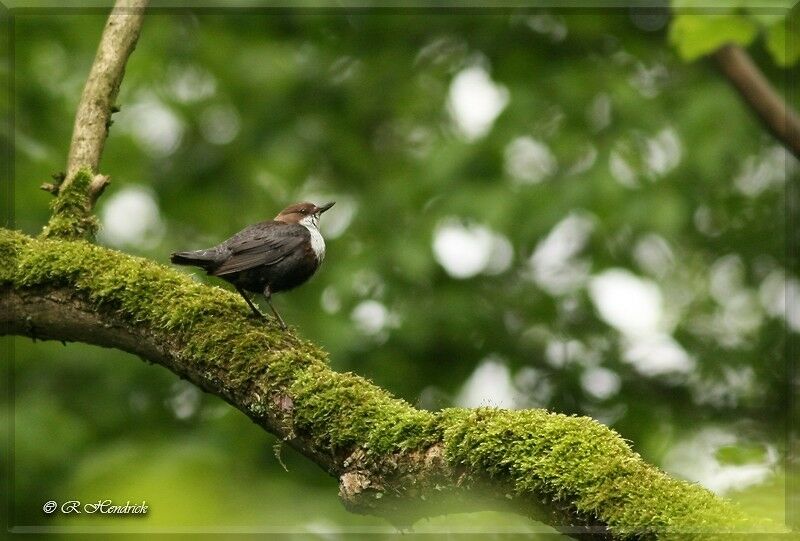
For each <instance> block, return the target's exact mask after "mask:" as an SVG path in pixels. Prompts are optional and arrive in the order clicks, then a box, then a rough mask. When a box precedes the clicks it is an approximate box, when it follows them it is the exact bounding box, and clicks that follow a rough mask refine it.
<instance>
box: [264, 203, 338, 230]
mask: <svg viewBox="0 0 800 541" xmlns="http://www.w3.org/2000/svg"><path fill="white" fill-rule="evenodd" d="M334 203H335V201H331V202H330V203H325V204H324V205H321V206H319V207H318V206H317V205H315V204H314V203H295V204H294V205H289V206H288V207H286V208H285V209H283V210H282V211H280V212H279V213H278V215H277V216H275V220H276V221H278V222H284V223H287V224H302V225H308V226H313V227H317V226H318V225H319V216H320V214H322V213H323V212H325V211H326V210H328V209H329V208H331V207H332V206H333V205H334Z"/></svg>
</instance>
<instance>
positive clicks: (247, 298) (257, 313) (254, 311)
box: [236, 286, 267, 319]
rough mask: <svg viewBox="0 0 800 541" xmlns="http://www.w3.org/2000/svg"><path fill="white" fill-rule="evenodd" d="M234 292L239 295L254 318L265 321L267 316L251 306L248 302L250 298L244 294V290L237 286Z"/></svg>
mask: <svg viewBox="0 0 800 541" xmlns="http://www.w3.org/2000/svg"><path fill="white" fill-rule="evenodd" d="M236 291H238V292H239V295H241V296H242V298H243V299H244V300H245V302H246V303H247V306H249V307H250V309H251V310H252V311H253V313H254V314H255V315H256V317H259V318H261V319H266V317H267V316H265V315H264V314H262V313H261V311H260V310H259V309H258V308H256V305H255V304H253V301H251V300H250V297H248V296H247V293H245V292H244V289H242V288H241V287H239V286H236Z"/></svg>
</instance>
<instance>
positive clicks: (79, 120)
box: [66, 0, 148, 182]
mask: <svg viewBox="0 0 800 541" xmlns="http://www.w3.org/2000/svg"><path fill="white" fill-rule="evenodd" d="M147 3H148V0H117V2H116V4H115V6H114V10H113V11H112V13H111V15H109V17H108V21H107V22H106V26H105V29H104V30H103V36H102V37H101V38H100V45H99V46H98V47H97V54H96V55H95V58H94V63H93V64H92V68H91V71H90V72H89V77H88V78H87V79H86V85H85V86H84V87H83V94H82V95H81V101H80V103H79V104H78V111H77V113H76V114H75V126H74V128H73V130H72V142H71V144H70V147H69V158H68V159H67V179H66V182H69V181H70V180H69V179H70V178H71V177H73V176H75V174H76V173H77V172H78V170H79V169H81V168H84V167H88V168H89V169H91V170H92V172H94V173H96V172H97V170H98V166H99V165H100V156H101V155H102V154H103V147H104V146H105V143H106V138H107V137H108V128H109V127H110V125H111V115H112V113H113V112H114V111H115V110H116V108H115V104H114V101H115V100H116V99H117V94H118V93H119V87H120V84H121V83H122V78H123V76H124V75H125V64H126V63H127V62H128V57H129V56H130V54H131V53H132V52H133V49H134V47H136V41H137V40H138V39H139V32H140V30H141V28H142V22H143V21H144V9H145V7H146V6H147Z"/></svg>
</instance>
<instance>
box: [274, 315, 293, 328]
mask: <svg viewBox="0 0 800 541" xmlns="http://www.w3.org/2000/svg"><path fill="white" fill-rule="evenodd" d="M273 319H276V320H277V321H278V325H280V327H281V330H284V331H288V330H289V327H287V326H286V323H284V322H283V319H281V318H280V316H278V317H276V318H273Z"/></svg>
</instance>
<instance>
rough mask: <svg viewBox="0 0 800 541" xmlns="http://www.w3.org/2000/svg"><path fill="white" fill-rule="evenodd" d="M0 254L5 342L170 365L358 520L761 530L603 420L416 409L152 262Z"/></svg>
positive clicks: (58, 244)
mask: <svg viewBox="0 0 800 541" xmlns="http://www.w3.org/2000/svg"><path fill="white" fill-rule="evenodd" d="M0 257H2V259H3V261H4V264H3V265H2V267H1V270H0V327H2V329H3V332H4V333H8V334H15V335H23V336H29V337H31V338H36V339H55V340H64V341H80V342H85V343H90V344H96V345H100V346H105V347H113V348H118V349H121V350H124V351H128V352H131V353H134V354H136V355H139V356H141V357H142V358H143V359H144V360H146V361H148V362H152V363H157V364H160V365H162V366H164V367H166V368H167V369H169V370H171V371H172V372H174V373H176V374H178V375H179V376H181V377H183V378H186V379H188V380H190V381H192V382H193V383H195V384H196V385H198V386H199V387H200V388H202V389H203V390H205V391H207V392H210V393H213V394H216V395H217V396H220V397H222V398H223V399H224V400H226V401H227V402H228V403H230V404H231V405H232V406H233V407H235V408H237V409H239V410H241V411H242V412H243V413H244V414H245V415H247V416H248V417H250V419H252V420H253V421H254V422H255V423H256V424H258V425H259V426H261V427H263V428H264V429H265V430H267V431H269V432H271V433H273V434H275V435H276V436H277V437H279V438H280V439H281V440H282V441H284V442H286V443H287V444H288V445H289V446H291V447H293V448H294V449H296V450H297V451H299V452H300V453H302V454H303V455H305V456H306V457H308V458H309V459H310V460H312V461H314V462H315V463H316V464H318V465H319V466H320V467H321V468H322V469H324V470H325V471H326V472H328V473H329V474H330V475H332V476H334V477H335V478H337V479H338V480H339V496H340V498H341V499H342V501H343V503H344V504H345V505H346V506H347V508H348V509H350V510H352V511H354V512H360V513H369V514H375V515H380V516H384V517H387V518H389V519H390V520H392V521H393V522H394V523H397V524H403V525H407V524H410V523H412V522H413V521H414V520H415V519H417V518H419V517H421V516H426V515H430V514H439V513H441V512H444V511H448V510H449V511H454V510H460V511H465V510H470V509H477V508H483V509H488V508H505V509H510V510H514V511H516V512H519V513H523V514H525V515H527V516H529V517H531V518H534V519H537V520H542V521H544V522H546V523H547V524H549V525H551V526H553V527H555V528H557V529H559V530H560V531H562V532H565V533H568V534H570V535H575V536H576V537H583V536H590V535H596V536H601V537H609V538H630V537H634V536H641V537H644V538H656V537H670V536H680V538H682V539H685V538H691V537H692V536H701V535H702V537H703V539H708V538H709V534H710V533H711V532H718V531H731V530H736V531H740V530H741V529H742V528H752V527H759V525H757V524H756V523H754V522H752V521H751V520H750V519H748V518H747V517H745V516H744V515H743V514H742V513H741V512H740V511H739V510H738V509H737V508H736V507H735V506H733V505H731V504H729V503H727V502H725V501H723V500H720V499H718V498H717V497H715V496H714V495H713V494H711V493H710V492H708V491H707V490H705V489H703V488H701V487H699V486H697V485H693V484H690V483H686V482H683V481H679V480H675V479H672V478H670V477H668V476H667V475H666V474H664V473H663V472H661V471H659V470H658V469H657V468H655V467H653V466H650V465H648V464H646V463H645V462H644V461H643V460H642V459H641V457H639V456H638V455H637V454H636V453H635V452H633V451H632V450H631V448H630V446H629V444H628V443H627V442H626V441H625V440H623V439H622V438H621V437H620V436H619V435H618V434H616V433H615V432H614V431H612V430H611V429H609V428H607V427H605V426H603V425H601V424H600V423H597V422H596V421H594V420H592V419H589V418H586V417H574V416H565V415H559V414H555V413H550V412H546V411H544V410H522V411H507V410H501V409H495V408H478V409H474V410H470V409H446V410H442V411H439V412H429V411H424V410H418V409H415V408H413V407H411V406H410V405H409V404H407V403H406V402H404V401H402V400H398V399H396V398H394V397H392V396H391V395H390V394H389V393H387V392H386V391H384V390H382V389H380V388H377V387H376V386H374V385H373V384H372V383H370V382H369V381H367V380H365V379H363V378H361V377H359V376H356V375H354V374H350V373H344V374H343V373H337V372H335V371H333V370H331V369H330V367H329V366H328V364H327V355H326V353H325V352H324V351H322V350H321V349H320V348H318V347H317V346H315V345H313V344H310V343H308V342H307V341H305V340H303V339H301V338H299V337H298V336H297V335H296V334H295V333H294V332H292V331H289V332H284V331H282V330H281V329H279V328H278V327H277V326H276V325H272V324H265V323H264V322H262V321H261V320H255V319H253V318H251V317H250V316H249V315H248V314H249V311H248V310H247V308H246V306H244V304H243V303H241V301H240V299H238V298H237V296H236V295H235V294H233V293H231V292H229V291H225V290H222V289H220V288H216V287H209V286H205V285H202V284H198V283H196V282H194V281H193V280H192V279H191V278H190V277H189V276H187V275H186V274H183V273H181V272H178V271H176V270H173V269H170V268H166V267H163V266H161V265H158V264H156V263H154V262H151V261H148V260H145V259H141V258H136V257H132V256H128V255H125V254H123V253H120V252H116V251H113V250H109V249H106V248H102V247H99V246H96V245H93V244H90V243H88V242H85V241H68V240H60V239H58V240H53V239H43V238H39V239H34V238H31V237H28V236H26V235H23V234H21V233H18V232H14V231H9V230H4V229H0ZM6 262H8V263H10V264H8V265H7V264H6ZM761 526H763V525H761Z"/></svg>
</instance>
